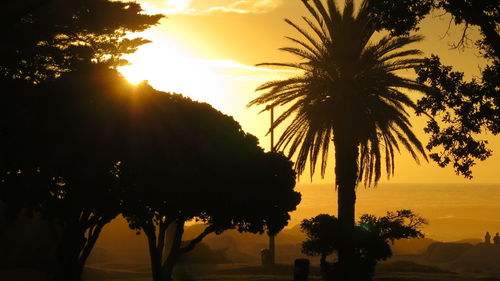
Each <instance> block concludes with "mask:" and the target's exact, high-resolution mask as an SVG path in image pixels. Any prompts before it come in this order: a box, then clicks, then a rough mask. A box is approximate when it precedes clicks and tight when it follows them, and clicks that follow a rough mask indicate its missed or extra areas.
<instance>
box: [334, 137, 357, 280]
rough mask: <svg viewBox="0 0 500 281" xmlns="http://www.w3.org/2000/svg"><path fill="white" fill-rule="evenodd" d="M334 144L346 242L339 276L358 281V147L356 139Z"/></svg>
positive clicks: (338, 140) (340, 255) (341, 224)
mask: <svg viewBox="0 0 500 281" xmlns="http://www.w3.org/2000/svg"><path fill="white" fill-rule="evenodd" d="M334 144H335V177H336V180H335V181H336V186H337V191H338V198H337V202H338V219H339V227H340V232H341V233H340V235H341V241H342V243H341V244H340V246H339V249H338V273H339V277H340V280H343V281H356V280H355V277H354V275H355V272H356V259H355V249H354V240H353V230H354V221H355V217H354V209H355V203H356V184H357V177H358V164H357V158H358V146H357V143H356V142H355V141H354V140H351V139H349V138H346V139H342V138H338V137H336V138H335V139H334Z"/></svg>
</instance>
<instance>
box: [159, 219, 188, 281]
mask: <svg viewBox="0 0 500 281" xmlns="http://www.w3.org/2000/svg"><path fill="white" fill-rule="evenodd" d="M171 225H172V227H175V230H174V235H173V238H172V245H171V247H170V251H169V252H168V255H167V258H166V259H165V262H164V263H163V266H162V269H161V270H162V276H163V280H173V279H172V273H173V272H174V267H175V264H176V263H177V260H178V259H179V256H180V254H181V244H182V235H183V234H184V221H180V222H176V223H172V224H171Z"/></svg>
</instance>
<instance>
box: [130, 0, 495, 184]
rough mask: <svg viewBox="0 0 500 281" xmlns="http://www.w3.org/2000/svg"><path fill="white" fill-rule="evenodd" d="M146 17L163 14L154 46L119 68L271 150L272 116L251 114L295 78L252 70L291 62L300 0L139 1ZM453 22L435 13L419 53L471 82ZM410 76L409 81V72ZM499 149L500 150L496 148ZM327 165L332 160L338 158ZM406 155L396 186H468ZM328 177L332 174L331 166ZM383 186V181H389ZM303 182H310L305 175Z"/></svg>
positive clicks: (488, 171)
mask: <svg viewBox="0 0 500 281" xmlns="http://www.w3.org/2000/svg"><path fill="white" fill-rule="evenodd" d="M138 2H140V3H142V4H143V7H144V8H146V9H147V10H148V11H149V12H162V13H165V14H167V18H166V19H163V20H162V21H161V24H160V25H158V26H156V27H154V28H151V29H149V30H148V31H146V32H145V33H143V35H142V36H144V37H146V38H148V39H150V40H152V41H153V43H150V44H148V45H144V46H142V47H141V48H140V49H139V51H138V52H137V53H136V54H134V55H131V56H129V57H128V59H129V60H130V62H131V63H132V65H130V66H128V67H125V68H123V69H121V71H122V73H124V74H125V75H126V76H127V77H128V78H129V80H131V81H133V82H138V81H141V80H148V81H149V83H150V84H152V85H153V86H154V87H155V88H157V89H159V90H163V91H175V92H179V93H182V94H185V95H188V96H190V97H192V98H193V99H196V100H200V101H205V102H209V103H211V104H212V105H213V106H214V107H216V108H217V109H219V110H221V111H222V112H224V113H226V114H229V115H232V116H234V118H235V119H236V120H237V121H238V122H240V124H241V125H242V127H243V128H244V130H245V131H247V132H250V133H252V134H254V135H256V136H257V137H259V139H260V140H261V145H262V146H264V147H265V148H268V147H269V139H268V137H266V136H265V132H266V130H267V128H268V126H269V115H268V113H262V114H260V115H258V111H259V110H260V109H259V108H251V109H247V108H246V104H247V103H248V102H249V101H250V100H251V99H252V98H254V97H256V95H257V94H256V93H255V88H256V87H257V86H258V85H260V84H262V83H263V82H266V81H268V80H273V79H280V78H283V77H286V76H288V75H293V71H290V70H286V69H281V70H276V69H274V70H272V69H266V68H260V67H255V66H254V65H255V64H257V63H260V62H269V61H273V62H275V61H280V62H288V61H293V60H294V59H295V58H293V57H290V56H289V55H287V54H286V53H284V52H280V51H279V50H278V48H280V47H283V46H289V45H290V44H289V43H288V41H287V40H286V39H284V36H298V35H297V33H295V32H294V30H293V29H292V28H291V27H290V26H288V25H287V24H286V23H285V22H284V21H283V19H284V18H290V19H292V20H294V21H295V22H301V21H300V20H299V19H300V16H301V15H305V13H306V11H305V8H303V6H302V4H301V3H300V2H301V1H299V0H142V1H138ZM448 22H449V18H448V17H440V16H439V15H438V13H436V14H434V15H432V16H430V17H429V18H428V19H426V20H425V21H424V22H423V25H422V29H421V30H420V32H419V33H420V34H423V35H425V37H426V40H425V41H424V42H423V43H419V44H418V46H417V45H415V47H418V48H420V49H421V50H422V51H424V52H425V55H430V54H431V53H436V54H439V55H440V56H441V58H442V61H443V63H445V64H453V65H454V66H455V67H456V69H457V70H461V71H466V72H467V73H468V74H469V76H468V77H472V76H473V75H477V74H478V73H479V70H480V67H481V63H482V61H481V60H480V59H479V58H478V54H477V53H476V51H475V50H474V49H473V48H471V49H468V50H465V51H463V52H459V51H457V50H449V44H450V43H451V42H454V41H455V42H456V41H457V39H458V37H459V36H460V29H459V28H457V27H452V28H451V30H449V32H448V33H449V34H447V32H446V31H447V27H448ZM406 75H411V74H410V73H408V74H406ZM424 122H425V120H415V123H414V127H415V130H416V131H417V132H420V133H419V134H418V135H419V136H420V139H421V141H422V142H425V141H426V136H425V135H424V134H423V132H422V126H423V124H424ZM488 139H490V142H491V145H492V146H491V147H492V148H494V149H495V148H497V147H498V148H500V140H498V138H494V137H491V136H489V137H488ZM496 150H498V149H496ZM331 156H332V157H330V158H333V151H332V153H331ZM408 156H409V155H407V154H405V153H404V152H403V155H401V157H399V158H398V159H397V160H396V172H395V176H394V178H392V179H391V182H412V183H419V182H430V183H432V182H467V180H465V179H463V178H462V177H459V176H456V175H454V172H453V170H452V168H446V169H441V168H439V167H437V165H436V164H434V163H429V164H427V163H425V162H424V163H422V164H421V165H420V166H419V165H417V164H415V163H414V162H413V160H411V159H410V157H408ZM499 163H500V159H499V158H498V157H496V156H493V157H491V158H490V159H488V160H487V161H486V162H484V163H480V164H478V165H477V166H476V167H475V168H474V176H475V178H474V180H473V182H500V173H499V172H498V169H497V167H498V165H497V164H499ZM329 171H333V165H330V168H329ZM333 181H334V177H333V173H331V172H330V173H327V175H326V177H325V179H324V180H321V179H320V177H319V175H318V176H315V177H314V182H316V183H319V182H333ZM384 181H385V180H384ZM301 182H309V175H307V174H304V175H303V176H302V178H301Z"/></svg>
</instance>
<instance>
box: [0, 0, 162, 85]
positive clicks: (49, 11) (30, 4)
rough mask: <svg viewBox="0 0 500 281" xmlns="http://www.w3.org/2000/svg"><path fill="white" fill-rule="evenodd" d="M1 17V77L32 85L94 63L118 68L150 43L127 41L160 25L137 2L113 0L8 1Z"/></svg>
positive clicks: (154, 17)
mask: <svg viewBox="0 0 500 281" xmlns="http://www.w3.org/2000/svg"><path fill="white" fill-rule="evenodd" d="M4 5H5V7H4V8H3V9H2V11H1V12H0V15H1V17H0V18H1V20H0V21H1V22H2V31H1V36H2V38H4V40H2V45H1V46H0V52H1V53H2V54H3V56H2V60H1V62H0V77H2V78H3V79H5V78H7V79H10V78H13V79H22V80H27V81H31V82H35V83H36V82H40V81H42V80H45V79H50V78H54V77H58V76H59V75H60V74H61V73H63V72H68V71H71V70H75V69H77V68H78V67H79V65H81V64H83V63H89V62H94V63H95V62H98V63H106V64H108V65H110V66H118V65H121V64H123V63H124V61H123V59H121V56H122V55H123V54H128V53H133V52H134V51H135V50H136V49H137V47H138V46H140V45H142V44H144V43H146V42H148V41H146V40H143V39H141V38H136V39H128V38H126V37H125V35H127V33H129V32H138V31H143V30H145V29H147V28H148V27H150V26H152V25H155V24H157V23H158V21H159V20H160V19H161V17H162V16H161V15H146V14H144V13H142V9H141V6H140V5H139V4H138V3H135V2H121V1H109V0H72V1H59V0H26V1H8V2H6V3H5V4H4Z"/></svg>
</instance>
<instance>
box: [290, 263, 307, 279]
mask: <svg viewBox="0 0 500 281" xmlns="http://www.w3.org/2000/svg"><path fill="white" fill-rule="evenodd" d="M308 277H309V259H296V260H295V264H294V268H293V281H307V279H308Z"/></svg>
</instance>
